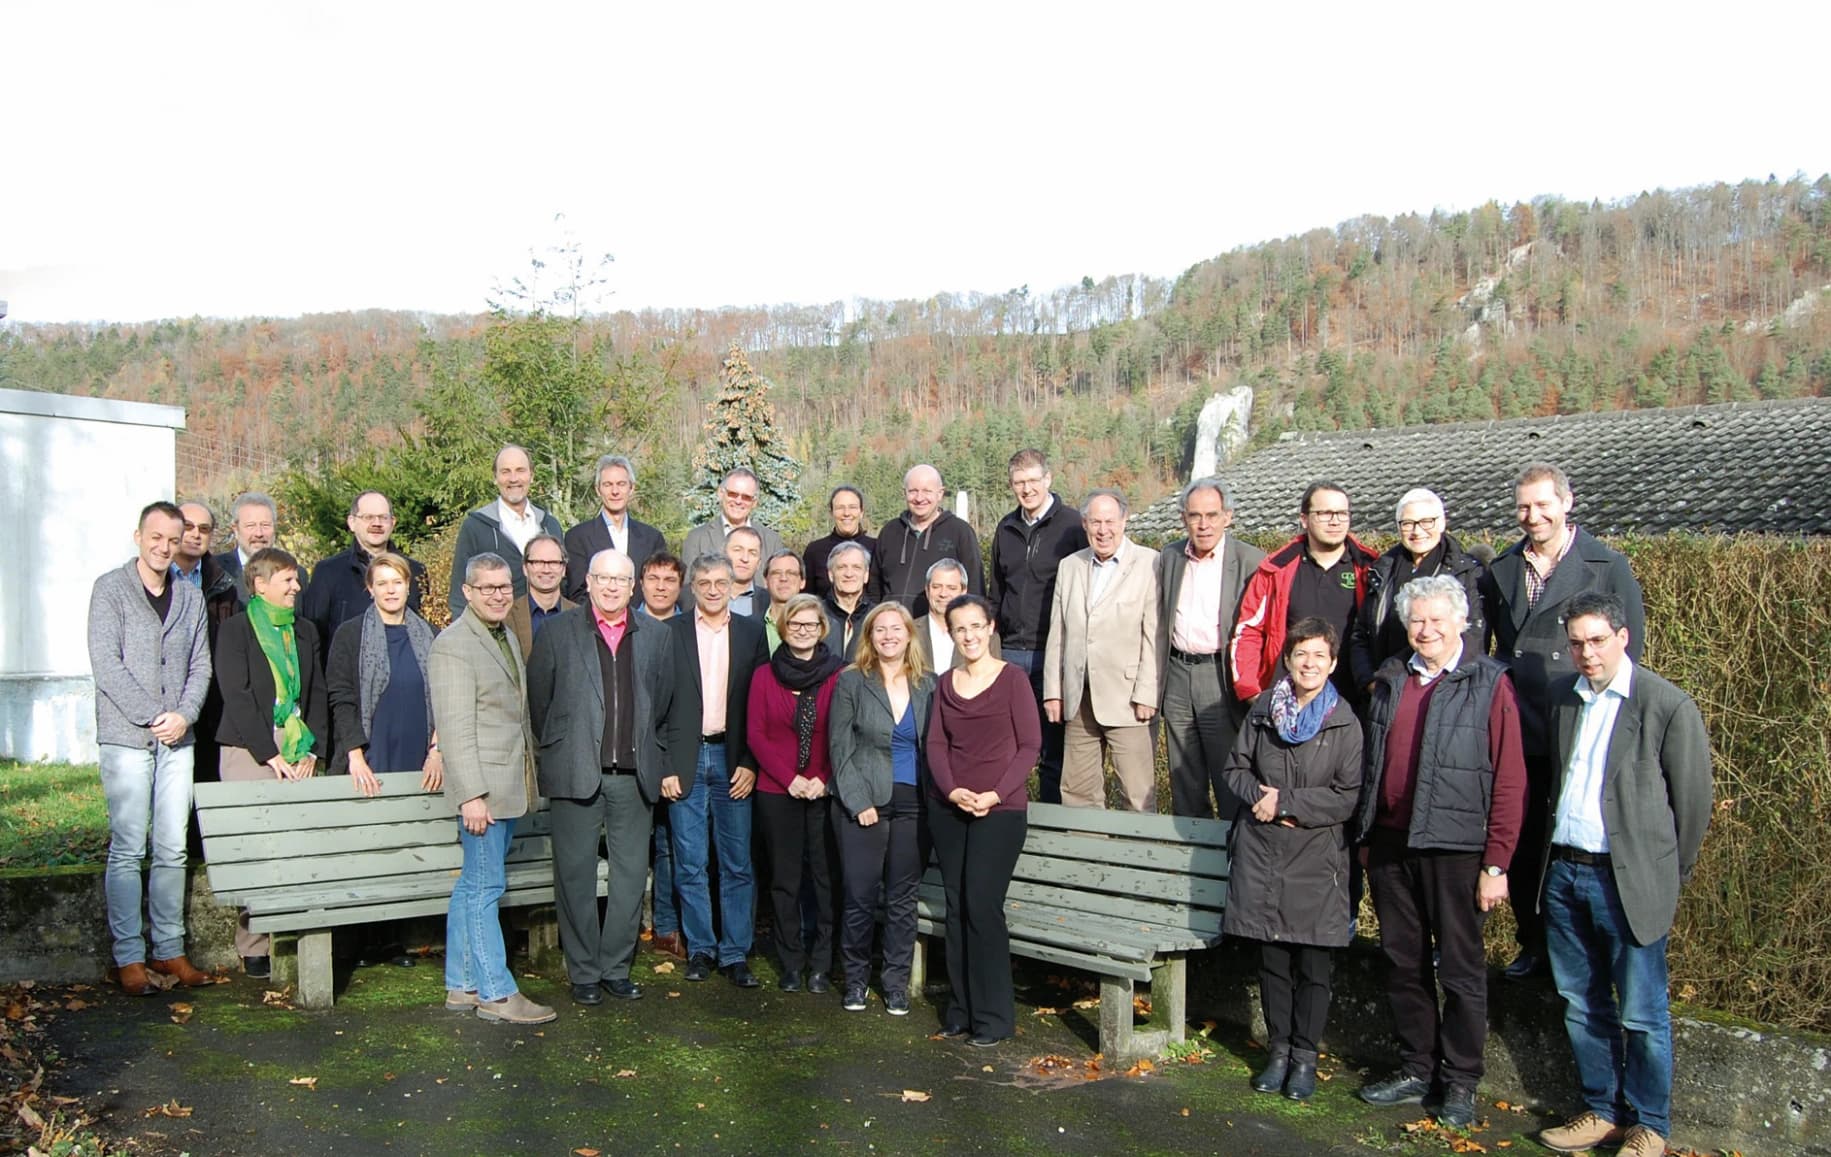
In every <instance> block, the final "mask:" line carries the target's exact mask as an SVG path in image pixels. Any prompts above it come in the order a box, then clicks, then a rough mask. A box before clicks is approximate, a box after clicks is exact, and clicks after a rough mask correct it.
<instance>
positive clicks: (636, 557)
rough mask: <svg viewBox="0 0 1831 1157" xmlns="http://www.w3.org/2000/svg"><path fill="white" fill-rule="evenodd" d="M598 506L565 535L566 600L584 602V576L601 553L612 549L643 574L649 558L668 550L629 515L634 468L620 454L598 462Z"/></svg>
mask: <svg viewBox="0 0 1831 1157" xmlns="http://www.w3.org/2000/svg"><path fill="white" fill-rule="evenodd" d="M597 490H598V503H599V505H600V506H601V507H602V508H603V509H601V510H599V511H598V512H597V513H596V514H594V515H592V516H591V517H590V518H587V519H586V520H585V521H583V522H581V523H579V524H578V525H577V526H575V527H573V528H572V529H571V530H568V531H567V532H566V591H565V594H566V598H567V599H569V600H571V601H572V602H575V603H580V602H584V601H585V596H586V595H587V594H588V593H589V592H588V591H586V589H585V572H586V571H587V570H589V569H590V567H591V560H592V559H593V558H595V557H597V553H598V552H599V551H601V550H609V549H611V548H612V547H614V548H616V549H617V550H619V551H621V552H622V553H623V554H624V555H626V556H628V558H629V560H630V562H632V563H634V564H635V567H636V573H637V574H641V573H642V564H643V563H645V562H647V561H648V559H649V556H650V555H653V554H660V553H661V552H663V551H665V550H666V549H667V548H668V544H667V540H666V539H664V538H663V537H662V536H661V532H660V531H659V530H656V529H655V528H654V527H652V526H650V525H649V524H648V523H646V522H643V521H642V520H640V519H638V518H636V517H635V516H634V515H632V514H630V512H629V506H630V503H631V502H632V501H634V499H635V497H636V465H635V463H633V462H631V461H630V460H629V459H628V458H625V457H624V456H623V455H621V454H606V455H604V456H603V457H602V458H599V459H598V481H597Z"/></svg>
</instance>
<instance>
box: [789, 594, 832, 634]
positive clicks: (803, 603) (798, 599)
mask: <svg viewBox="0 0 1831 1157" xmlns="http://www.w3.org/2000/svg"><path fill="white" fill-rule="evenodd" d="M809 607H812V608H814V610H815V611H816V612H817V613H818V614H819V615H820V641H821V642H825V641H826V637H827V632H828V631H830V630H832V627H831V626H830V625H829V624H828V623H827V620H826V608H825V607H823V606H821V605H820V599H819V597H818V596H815V595H810V594H805V593H804V594H798V595H790V596H788V601H787V602H785V603H783V604H782V606H781V607H780V608H779V609H778V610H777V611H776V634H777V635H779V636H781V638H782V640H783V641H784V642H786V641H787V640H788V620H789V619H790V618H791V617H793V616H794V614H795V612H796V611H805V610H807V609H808V608H809Z"/></svg>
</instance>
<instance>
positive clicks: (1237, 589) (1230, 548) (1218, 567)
mask: <svg viewBox="0 0 1831 1157" xmlns="http://www.w3.org/2000/svg"><path fill="white" fill-rule="evenodd" d="M1180 506H1181V508H1182V519H1183V529H1184V530H1185V531H1186V532H1187V533H1188V537H1187V538H1182V539H1178V540H1177V541H1175V542H1172V543H1170V544H1169V545H1168V546H1166V547H1164V548H1163V550H1162V551H1160V552H1159V553H1158V555H1157V597H1158V599H1159V600H1160V601H1159V603H1158V605H1157V664H1158V679H1157V688H1158V693H1159V694H1160V695H1161V696H1162V702H1161V703H1160V705H1159V707H1160V715H1161V718H1162V720H1163V728H1164V736H1165V738H1166V740H1167V742H1168V744H1169V751H1170V810H1171V812H1172V813H1173V814H1175V815H1179V816H1203V817H1212V816H1214V815H1215V814H1216V807H1217V805H1218V808H1219V815H1220V818H1221V819H1223V820H1230V819H1232V818H1233V816H1234V813H1235V812H1237V811H1238V810H1239V808H1240V804H1241V801H1240V799H1239V798H1238V797H1237V796H1235V795H1234V794H1233V792H1231V791H1230V790H1228V788H1227V785H1226V783H1225V782H1224V781H1223V780H1222V779H1221V769H1222V767H1224V766H1225V765H1226V763H1227V754H1228V752H1230V751H1232V750H1233V739H1234V736H1235V735H1236V734H1238V732H1239V729H1240V723H1241V721H1242V720H1243V719H1244V718H1245V714H1246V712H1245V707H1246V705H1245V704H1243V703H1240V702H1239V701H1238V700H1237V699H1236V698H1235V696H1234V693H1233V680H1232V678H1231V676H1230V674H1229V671H1228V665H1227V640H1228V639H1229V638H1230V637H1231V636H1232V635H1233V626H1234V618H1235V615H1236V614H1237V613H1238V611H1239V609H1240V594H1241V592H1242V591H1244V590H1245V589H1246V580H1247V579H1248V578H1250V577H1251V575H1252V573H1253V571H1254V570H1256V569H1258V566H1259V563H1260V562H1262V561H1264V559H1265V552H1264V551H1262V550H1260V549H1258V548H1257V547H1254V546H1248V545H1247V544H1245V543H1243V542H1241V541H1240V540H1239V539H1237V538H1235V537H1233V536H1232V535H1230V534H1228V533H1227V528H1228V527H1230V526H1232V525H1233V495H1232V493H1231V492H1230V491H1229V490H1228V489H1227V484H1226V483H1225V482H1222V481H1221V480H1220V479H1219V478H1197V479H1195V480H1194V481H1193V482H1190V483H1189V485H1187V486H1185V487H1183V492H1182V498H1181V502H1180ZM1211 787H1212V789H1213V792H1214V796H1213V801H1212V802H1211V801H1210V799H1209V794H1208V793H1209V789H1210V788H1211Z"/></svg>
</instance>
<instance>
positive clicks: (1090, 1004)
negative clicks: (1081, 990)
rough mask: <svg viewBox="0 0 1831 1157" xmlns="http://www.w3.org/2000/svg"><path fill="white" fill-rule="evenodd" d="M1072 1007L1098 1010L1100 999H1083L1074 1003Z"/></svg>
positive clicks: (1094, 997)
mask: <svg viewBox="0 0 1831 1157" xmlns="http://www.w3.org/2000/svg"><path fill="white" fill-rule="evenodd" d="M1074 1006H1075V1007H1076V1008H1099V1007H1100V998H1099V997H1097V996H1089V997H1085V998H1083V999H1081V1000H1077V1001H1075V1002H1074Z"/></svg>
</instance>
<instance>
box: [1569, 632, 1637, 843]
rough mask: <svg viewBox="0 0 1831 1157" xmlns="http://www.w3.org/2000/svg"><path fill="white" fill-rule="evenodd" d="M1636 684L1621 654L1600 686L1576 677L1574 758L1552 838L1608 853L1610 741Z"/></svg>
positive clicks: (1631, 664)
mask: <svg viewBox="0 0 1831 1157" xmlns="http://www.w3.org/2000/svg"><path fill="white" fill-rule="evenodd" d="M1633 685H1634V660H1632V659H1630V658H1628V657H1627V656H1626V655H1623V656H1621V666H1620V668H1619V669H1617V670H1616V672H1615V677H1614V678H1613V679H1612V680H1610V681H1609V684H1608V686H1606V687H1604V688H1602V690H1600V691H1597V690H1596V689H1595V688H1593V687H1591V686H1590V685H1589V680H1588V679H1581V678H1580V679H1578V680H1577V697H1578V698H1580V699H1582V700H1583V710H1582V711H1580V712H1578V713H1577V738H1576V741H1575V742H1573V743H1572V744H1571V745H1570V763H1569V764H1567V765H1566V766H1565V769H1564V790H1563V791H1562V792H1560V793H1559V794H1558V814H1557V816H1556V818H1555V820H1554V822H1553V824H1552V828H1551V842H1552V843H1554V844H1563V845H1564V846H1565V847H1567V848H1582V849H1583V850H1584V851H1586V852H1595V853H1596V854H1597V855H1606V854H1607V853H1608V829H1607V828H1606V827H1604V826H1603V823H1602V781H1603V777H1604V774H1605V773H1606V772H1607V770H1608V744H1609V739H1610V738H1611V737H1613V736H1614V734H1615V720H1616V718H1618V717H1619V716H1620V714H1621V704H1622V703H1623V702H1624V701H1625V700H1626V699H1627V697H1628V692H1629V691H1630V690H1631V689H1632V687H1633Z"/></svg>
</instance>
